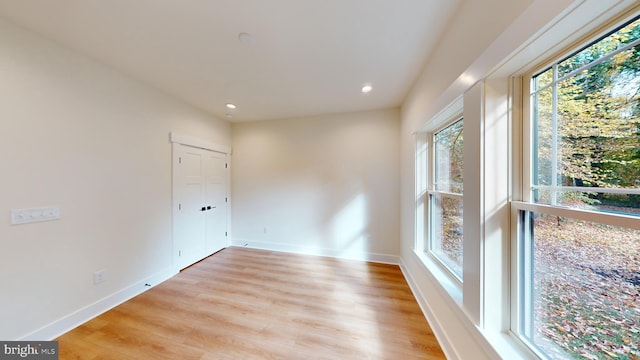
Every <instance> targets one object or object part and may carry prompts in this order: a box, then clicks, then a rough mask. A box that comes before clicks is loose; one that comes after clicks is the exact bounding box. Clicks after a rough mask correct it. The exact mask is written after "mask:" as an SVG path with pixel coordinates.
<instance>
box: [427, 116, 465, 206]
mask: <svg viewBox="0 0 640 360" xmlns="http://www.w3.org/2000/svg"><path fill="white" fill-rule="evenodd" d="M463 140H464V136H463V121H462V120H458V121H456V122H455V123H453V124H451V125H449V126H447V127H446V128H444V129H442V130H440V131H439V132H437V133H436V134H435V135H434V151H435V164H436V165H435V166H436V168H435V189H436V190H437V191H446V192H452V193H458V194H462V170H463V167H464V162H463V151H464V147H463V146H464V144H463Z"/></svg>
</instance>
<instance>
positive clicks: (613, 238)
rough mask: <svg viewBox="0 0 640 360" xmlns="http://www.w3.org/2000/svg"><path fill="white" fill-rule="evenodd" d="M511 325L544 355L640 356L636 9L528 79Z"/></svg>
mask: <svg viewBox="0 0 640 360" xmlns="http://www.w3.org/2000/svg"><path fill="white" fill-rule="evenodd" d="M530 79H531V81H530V91H528V94H529V105H530V106H529V107H530V111H529V113H530V116H529V120H528V121H529V126H525V127H524V128H525V134H524V138H525V139H528V141H529V144H530V145H529V146H527V147H526V148H525V149H524V151H523V154H524V159H523V160H524V166H523V167H524V176H523V189H524V191H523V194H522V196H523V199H522V200H523V201H514V202H513V203H512V208H513V209H514V214H516V216H517V224H518V231H517V238H516V248H517V259H516V261H515V263H516V265H515V266H516V273H517V275H516V276H517V285H518V286H517V289H516V293H515V294H514V295H515V296H516V297H517V311H515V321H514V325H513V326H512V327H513V330H514V332H516V333H517V334H518V335H519V336H520V338H521V339H523V341H524V342H526V343H527V344H528V345H529V346H530V347H531V348H532V349H533V350H534V351H535V352H537V353H538V355H539V356H541V357H545V358H550V359H573V358H584V359H600V358H621V359H638V358H640V19H639V18H636V19H634V20H632V21H630V22H627V23H626V24H624V25H622V26H620V27H618V28H616V29H615V30H614V31H612V32H610V33H608V34H606V35H605V36H603V37H601V38H599V39H598V40H596V41H594V42H591V43H589V44H588V45H587V46H585V47H583V48H581V49H580V50H579V51H577V52H575V53H573V54H572V55H570V56H567V57H565V58H563V59H560V60H558V61H555V62H554V63H553V64H551V65H550V66H546V67H544V68H543V69H541V70H539V71H536V72H535V73H534V74H533V75H532V76H531V77H530Z"/></svg>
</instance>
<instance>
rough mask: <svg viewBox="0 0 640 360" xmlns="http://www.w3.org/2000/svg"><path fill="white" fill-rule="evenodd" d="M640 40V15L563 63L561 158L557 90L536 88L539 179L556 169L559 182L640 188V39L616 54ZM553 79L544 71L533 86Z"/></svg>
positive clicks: (559, 67)
mask: <svg viewBox="0 0 640 360" xmlns="http://www.w3.org/2000/svg"><path fill="white" fill-rule="evenodd" d="M638 39H640V20H636V21H634V22H633V23H631V24H629V25H627V26H625V27H623V28H622V29H620V30H618V31H617V32H615V33H613V34H611V35H609V36H607V37H605V38H603V39H601V40H600V41H599V42H596V43H594V44H592V45H590V46H588V47H586V48H584V49H583V50H581V51H579V52H578V53H576V54H574V55H573V56H571V57H569V58H567V59H565V60H564V61H562V62H560V63H559V64H558V65H557V69H556V74H555V76H556V79H560V80H559V81H558V82H557V87H556V89H557V94H556V96H557V107H556V109H555V110H556V114H557V132H556V134H555V135H556V136H557V143H558V148H557V163H556V164H552V151H553V140H552V139H553V135H554V134H553V111H554V105H553V88H552V87H547V88H546V89H542V90H539V91H537V92H536V94H535V95H534V103H535V104H534V106H535V107H534V109H535V110H534V114H535V121H536V122H535V130H536V139H534V143H535V152H536V153H535V155H536V157H537V159H536V160H537V164H536V166H535V169H534V170H535V172H536V174H537V176H536V179H534V181H535V183H536V184H539V185H549V184H551V176H552V171H551V169H552V168H553V167H555V168H556V169H557V173H558V181H557V183H558V185H566V186H589V187H608V188H611V187H615V188H637V187H640V44H636V45H635V46H631V47H629V48H628V49H625V50H623V51H621V52H618V53H616V54H611V53H612V52H613V51H616V50H619V49H622V48H623V47H625V46H627V45H628V44H630V43H632V42H633V41H636V40H638ZM594 61H596V63H595V64H592V63H593V62H594ZM589 64H592V65H589ZM585 66H587V67H585ZM553 78H554V68H550V69H547V70H545V71H544V72H542V73H540V74H539V75H537V76H536V77H534V86H535V90H538V89H540V88H543V87H544V86H546V85H548V84H550V83H551V82H552V80H553ZM589 198H593V197H589Z"/></svg>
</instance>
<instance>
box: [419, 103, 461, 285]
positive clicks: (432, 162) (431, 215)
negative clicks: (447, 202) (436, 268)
mask: <svg viewBox="0 0 640 360" xmlns="http://www.w3.org/2000/svg"><path fill="white" fill-rule="evenodd" d="M459 121H462V123H463V131H464V117H463V116H462V114H459V115H458V116H456V117H454V118H453V119H451V120H449V121H447V122H446V123H444V124H443V125H441V126H440V127H438V128H437V129H435V130H433V131H431V132H428V133H427V136H428V138H429V140H428V141H429V150H430V152H429V153H430V154H431V156H429V167H428V170H427V171H429V170H430V174H431V176H429V177H428V179H429V185H428V188H427V198H426V202H427V206H426V216H427V217H426V219H425V223H426V226H427V239H426V240H427V243H426V247H425V249H424V250H425V251H427V252H428V253H429V255H430V256H432V257H433V258H434V259H435V261H436V262H438V263H439V264H440V266H442V267H443V268H444V270H445V271H446V272H447V273H448V274H449V275H450V276H452V277H453V279H454V281H456V282H458V283H459V284H460V285H462V283H463V278H462V273H461V274H459V275H458V274H457V273H456V272H455V270H454V269H452V268H451V267H450V266H449V265H447V263H446V262H445V261H444V260H443V259H442V258H441V257H440V256H439V255H438V254H437V253H436V251H435V250H434V242H435V241H436V239H435V236H436V234H435V230H436V229H435V227H434V226H433V225H434V224H433V222H434V221H435V215H436V214H435V211H434V207H436V206H437V205H436V199H435V198H436V197H440V198H449V199H455V200H460V201H461V202H462V204H463V205H464V190H463V192H462V193H454V192H449V191H442V190H438V189H437V185H438V184H437V182H436V167H438V166H439V164H438V163H437V159H436V158H437V156H438V155H437V153H436V149H435V148H436V142H435V137H436V135H437V134H438V133H439V132H440V131H442V130H444V129H446V128H447V127H449V126H451V125H453V124H455V123H457V122H459ZM463 246H464V244H463ZM463 259H464V257H463ZM463 261H464V260H463ZM462 265H463V264H461V268H462ZM460 271H461V272H462V269H461V270H460Z"/></svg>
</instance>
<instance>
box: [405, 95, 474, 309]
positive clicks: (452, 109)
mask: <svg viewBox="0 0 640 360" xmlns="http://www.w3.org/2000/svg"><path fill="white" fill-rule="evenodd" d="M462 118H463V97H462V96H460V97H458V98H456V99H455V100H454V101H453V102H451V103H450V104H449V105H448V106H447V107H445V108H444V109H443V110H442V111H440V112H439V113H438V114H436V115H435V116H434V117H433V118H432V119H431V120H430V121H429V122H428V123H427V124H426V125H425V126H424V127H423V128H422V129H421V131H419V132H417V133H416V134H415V140H416V157H415V177H416V179H415V184H416V190H415V194H416V214H415V215H416V218H415V224H416V229H415V234H416V236H415V244H414V252H415V254H416V255H417V256H418V258H419V259H420V260H421V261H422V263H423V264H424V265H425V266H426V267H427V269H428V270H429V271H430V272H431V274H432V275H434V276H435V277H436V278H437V279H438V282H439V283H440V284H441V285H442V287H443V288H444V289H445V291H446V292H447V293H448V294H449V295H450V296H451V297H452V298H453V299H454V300H455V301H456V302H458V303H459V304H462V280H461V279H460V278H459V277H458V276H456V275H455V274H454V273H453V272H452V271H451V270H450V269H449V267H448V266H447V265H446V264H444V263H443V262H442V261H441V260H440V259H439V258H438V257H437V256H436V255H435V254H433V253H432V252H431V250H430V247H431V245H430V244H431V240H430V232H431V229H430V226H429V219H430V216H431V210H430V209H431V201H430V197H431V196H432V195H433V194H441V193H442V192H440V191H435V188H434V182H435V178H434V166H435V164H434V151H433V149H434V143H433V136H434V134H435V133H436V132H438V131H439V130H441V129H443V128H445V127H447V126H448V125H450V124H453V123H454V122H456V121H458V120H460V119H462ZM446 195H447V196H449V195H450V194H449V193H446ZM451 195H452V196H455V197H459V198H461V199H462V197H463V196H462V194H451Z"/></svg>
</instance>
